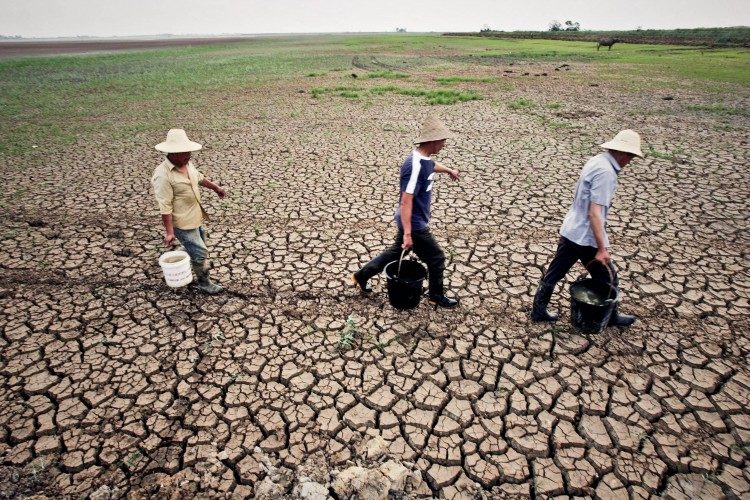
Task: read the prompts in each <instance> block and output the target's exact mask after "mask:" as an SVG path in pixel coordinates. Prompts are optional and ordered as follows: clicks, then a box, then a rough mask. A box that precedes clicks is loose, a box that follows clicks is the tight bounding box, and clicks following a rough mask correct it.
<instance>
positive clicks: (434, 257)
mask: <svg viewBox="0 0 750 500" xmlns="http://www.w3.org/2000/svg"><path fill="white" fill-rule="evenodd" d="M411 239H412V242H413V243H414V246H413V247H412V250H414V253H415V254H417V257H419V258H420V259H421V260H422V262H424V263H425V264H427V273H428V279H429V282H430V295H431V296H435V295H443V271H445V254H444V253H443V250H442V249H441V248H440V245H438V242H437V241H436V240H435V237H434V236H432V233H431V232H430V230H429V229H421V230H419V231H412V233H411ZM403 244H404V231H403V230H401V229H399V230H398V233H396V239H395V241H394V242H393V245H391V246H389V247H388V248H386V249H385V251H384V252H383V253H381V254H380V255H378V256H377V257H375V258H374V259H372V260H371V261H370V262H368V263H367V264H365V266H364V267H363V268H362V269H360V270H359V271H357V275H358V277H359V278H360V279H362V280H364V281H367V280H369V279H370V278H372V277H373V276H375V275H376V274H378V273H381V272H383V268H384V267H385V266H386V265H387V264H389V263H390V262H393V261H394V260H398V259H399V258H400V257H401V252H402V250H403V249H402V248H401V245H403Z"/></svg>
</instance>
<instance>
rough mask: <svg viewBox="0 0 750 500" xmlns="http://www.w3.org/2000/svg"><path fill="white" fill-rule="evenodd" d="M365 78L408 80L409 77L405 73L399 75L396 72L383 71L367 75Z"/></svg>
mask: <svg viewBox="0 0 750 500" xmlns="http://www.w3.org/2000/svg"><path fill="white" fill-rule="evenodd" d="M367 78H387V79H404V78H409V75H408V74H406V73H399V72H398V71H391V70H385V71H373V72H372V73H367Z"/></svg>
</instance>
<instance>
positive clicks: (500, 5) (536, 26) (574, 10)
mask: <svg viewBox="0 0 750 500" xmlns="http://www.w3.org/2000/svg"><path fill="white" fill-rule="evenodd" d="M553 19H557V20H560V21H565V20H567V19H571V20H573V21H578V22H579V23H581V28H582V29H592V30H597V29H635V28H637V27H638V26H641V27H642V28H644V29H648V28H695V27H712V26H739V25H745V26H747V25H750V0H599V1H593V0H430V1H428V0H368V1H366V2H360V1H357V0H267V1H263V0H211V1H209V0H0V35H20V36H24V37H47V36H77V35H89V36H113V35H114V36H126V35H153V34H161V33H172V34H222V33H309V32H340V31H394V30H395V29H396V28H397V27H401V28H406V29H407V30H408V31H477V30H479V29H481V28H482V27H483V26H489V27H491V28H493V29H499V30H521V29H531V30H544V29H547V27H548V24H549V22H550V21H551V20H553Z"/></svg>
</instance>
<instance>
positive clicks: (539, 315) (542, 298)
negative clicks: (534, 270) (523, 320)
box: [531, 281, 557, 321]
mask: <svg viewBox="0 0 750 500" xmlns="http://www.w3.org/2000/svg"><path fill="white" fill-rule="evenodd" d="M554 290H555V285H550V284H549V283H545V282H544V281H540V282H539V288H537V289H536V294H535V295H534V305H533V307H532V309H531V321H557V315H556V314H550V313H549V312H548V311H547V304H549V299H550V298H551V297H552V292H553V291H554Z"/></svg>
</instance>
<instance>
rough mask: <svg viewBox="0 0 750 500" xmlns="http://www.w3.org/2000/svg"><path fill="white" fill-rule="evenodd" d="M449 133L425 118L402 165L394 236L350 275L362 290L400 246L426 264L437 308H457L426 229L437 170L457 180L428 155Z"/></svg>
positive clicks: (366, 289) (437, 149)
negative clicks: (391, 241) (411, 251)
mask: <svg viewBox="0 0 750 500" xmlns="http://www.w3.org/2000/svg"><path fill="white" fill-rule="evenodd" d="M450 137H451V133H450V132H449V131H448V129H447V128H446V127H445V125H443V123H442V122H441V121H440V120H438V119H437V118H435V117H430V118H428V119H427V120H426V121H425V122H424V125H423V126H422V131H421V133H420V136H419V138H418V139H417V140H416V141H415V143H416V144H417V148H416V149H415V150H414V151H413V152H412V153H411V154H410V155H409V156H408V157H407V158H406V160H405V161H404V163H403V165H402V166H401V181H400V184H401V191H400V194H399V204H398V207H397V208H396V211H395V214H394V219H395V222H396V227H397V232H396V239H395V241H394V243H393V245H391V246H390V247H388V248H387V249H386V250H385V251H384V252H383V253H381V254H380V255H378V256H377V257H375V258H374V259H373V260H371V261H370V262H369V263H367V264H366V265H365V266H364V267H362V269H360V270H359V271H357V272H356V273H354V274H353V275H352V281H353V282H354V284H355V285H357V286H358V287H359V288H360V290H361V291H362V293H370V292H371V288H370V287H369V285H368V284H367V281H368V280H369V279H370V278H372V277H373V276H375V275H376V274H378V273H380V272H382V271H383V268H385V266H386V264H388V263H389V262H393V261H394V260H398V259H399V257H400V256H401V253H402V250H403V249H413V250H414V253H416V254H417V256H418V257H419V258H420V259H421V260H422V261H423V262H424V263H425V264H427V272H428V277H429V299H430V302H431V303H432V304H435V305H437V306H440V307H449V308H450V307H456V306H457V305H458V300H456V299H453V298H449V297H446V296H445V293H444V289H443V271H444V270H445V254H444V253H443V250H442V249H441V248H440V245H439V244H438V242H437V241H436V240H435V237H434V236H432V233H431V232H430V228H429V222H430V204H431V202H432V184H433V181H434V178H435V174H436V173H446V174H448V175H449V176H450V177H451V179H453V180H458V178H459V173H458V170H455V169H450V168H448V167H446V166H444V165H442V164H440V163H437V162H435V161H434V160H432V159H431V158H430V156H431V155H434V154H437V153H438V152H440V150H441V149H443V146H445V140H446V139H448V138H450Z"/></svg>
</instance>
